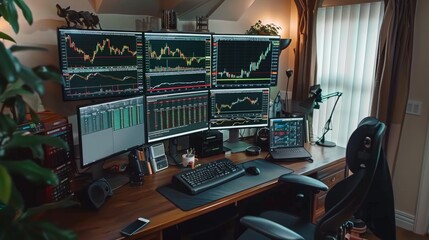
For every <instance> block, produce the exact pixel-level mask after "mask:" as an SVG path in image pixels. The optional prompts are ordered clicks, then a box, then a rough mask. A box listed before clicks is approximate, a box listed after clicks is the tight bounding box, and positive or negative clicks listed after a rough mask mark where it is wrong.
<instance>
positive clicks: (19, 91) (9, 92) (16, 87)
mask: <svg viewBox="0 0 429 240" xmlns="http://www.w3.org/2000/svg"><path fill="white" fill-rule="evenodd" d="M23 86H24V82H22V81H16V82H13V83H10V84H8V86H7V88H6V90H5V91H4V92H3V93H2V94H1V95H0V102H4V101H6V99H8V98H13V97H15V96H16V95H26V94H31V93H32V92H31V91H28V90H27V89H25V88H23Z"/></svg>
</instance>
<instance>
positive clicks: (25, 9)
mask: <svg viewBox="0 0 429 240" xmlns="http://www.w3.org/2000/svg"><path fill="white" fill-rule="evenodd" d="M14 1H15V3H16V5H18V7H19V8H21V11H22V15H24V18H25V20H27V23H28V24H30V25H31V24H33V14H32V13H31V10H30V8H29V7H28V6H27V4H25V2H24V1H23V0H14Z"/></svg>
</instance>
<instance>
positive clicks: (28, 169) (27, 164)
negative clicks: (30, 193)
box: [0, 160, 58, 185]
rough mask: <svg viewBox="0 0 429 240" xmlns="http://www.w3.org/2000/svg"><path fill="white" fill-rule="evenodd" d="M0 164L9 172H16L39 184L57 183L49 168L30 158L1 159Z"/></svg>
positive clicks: (56, 178) (55, 176)
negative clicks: (21, 159)
mask: <svg viewBox="0 0 429 240" xmlns="http://www.w3.org/2000/svg"><path fill="white" fill-rule="evenodd" d="M0 164H1V165H3V166H4V167H6V168H7V169H8V170H9V173H11V174H18V175H21V176H23V177H25V178H26V179H28V180H30V181H32V182H34V183H35V184H40V185H57V184H58V177H57V175H56V174H55V173H54V172H53V171H52V170H51V169H47V168H43V167H41V166H40V165H38V164H36V163H35V162H33V161H32V160H23V161H7V160H5V161H1V162H0Z"/></svg>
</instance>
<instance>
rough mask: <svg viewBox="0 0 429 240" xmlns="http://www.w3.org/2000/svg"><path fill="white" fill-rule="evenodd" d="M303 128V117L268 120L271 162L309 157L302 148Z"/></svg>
mask: <svg viewBox="0 0 429 240" xmlns="http://www.w3.org/2000/svg"><path fill="white" fill-rule="evenodd" d="M305 126H306V124H305V121H304V118H303V117H286V118H271V119H270V154H271V157H272V159H273V160H277V161H287V160H291V159H297V158H298V159H301V158H309V157H311V154H310V153H309V152H308V151H307V150H306V149H305V147H304V142H305V132H306V131H305Z"/></svg>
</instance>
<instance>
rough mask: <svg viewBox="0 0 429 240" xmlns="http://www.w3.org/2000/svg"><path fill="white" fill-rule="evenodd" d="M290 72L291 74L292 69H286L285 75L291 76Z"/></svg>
mask: <svg viewBox="0 0 429 240" xmlns="http://www.w3.org/2000/svg"><path fill="white" fill-rule="evenodd" d="M292 74H293V70H292V69H288V70H286V76H287V78H290V77H292Z"/></svg>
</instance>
